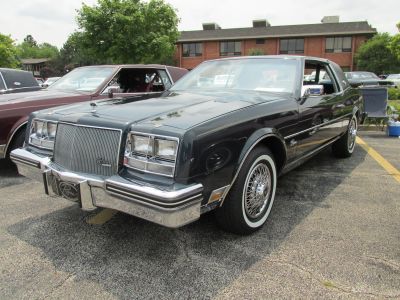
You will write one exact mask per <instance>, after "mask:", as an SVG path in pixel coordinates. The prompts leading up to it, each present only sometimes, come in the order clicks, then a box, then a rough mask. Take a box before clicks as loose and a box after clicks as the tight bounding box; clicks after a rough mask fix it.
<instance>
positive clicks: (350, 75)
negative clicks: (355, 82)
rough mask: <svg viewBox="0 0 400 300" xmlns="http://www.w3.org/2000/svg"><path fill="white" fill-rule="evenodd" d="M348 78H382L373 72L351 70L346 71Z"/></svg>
mask: <svg viewBox="0 0 400 300" xmlns="http://www.w3.org/2000/svg"><path fill="white" fill-rule="evenodd" d="M346 77H347V78H348V79H380V78H379V77H378V76H377V75H375V74H374V73H371V72H350V73H346Z"/></svg>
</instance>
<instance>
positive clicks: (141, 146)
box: [131, 135, 153, 155]
mask: <svg viewBox="0 0 400 300" xmlns="http://www.w3.org/2000/svg"><path fill="white" fill-rule="evenodd" d="M131 144H132V152H134V153H137V154H141V155H151V154H152V152H153V150H152V145H151V141H150V137H148V136H141V135H132V136H131Z"/></svg>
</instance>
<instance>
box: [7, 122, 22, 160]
mask: <svg viewBox="0 0 400 300" xmlns="http://www.w3.org/2000/svg"><path fill="white" fill-rule="evenodd" d="M26 126H27V123H24V124H22V125H20V127H18V128H17V129H16V130H15V131H14V133H13V135H12V136H11V140H10V141H9V142H8V144H7V153H10V151H11V147H12V145H13V143H14V141H15V139H16V138H17V137H18V135H19V134H20V133H21V132H24V131H25V130H26Z"/></svg>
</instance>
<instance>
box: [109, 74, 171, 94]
mask: <svg viewBox="0 0 400 300" xmlns="http://www.w3.org/2000/svg"><path fill="white" fill-rule="evenodd" d="M165 75H166V76H167V77H168V75H167V74H165ZM168 82H169V85H171V82H170V81H168ZM164 85H166V84H165V83H164V80H162V77H161V74H159V73H158V72H157V70H154V69H138V68H125V69H121V70H120V71H119V72H118V74H117V75H115V76H114V78H113V79H112V80H111V81H110V83H109V84H108V85H107V87H106V88H105V89H104V91H103V94H106V93H108V91H109V90H110V89H113V90H114V92H115V93H151V92H162V91H164V90H165V87H164Z"/></svg>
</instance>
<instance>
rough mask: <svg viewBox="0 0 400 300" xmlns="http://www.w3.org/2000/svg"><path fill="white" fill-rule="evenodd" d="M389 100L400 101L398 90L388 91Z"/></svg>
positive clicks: (399, 90) (399, 91)
mask: <svg viewBox="0 0 400 300" xmlns="http://www.w3.org/2000/svg"><path fill="white" fill-rule="evenodd" d="M388 94H389V100H400V89H398V88H397V89H396V88H390V89H389V90H388Z"/></svg>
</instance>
